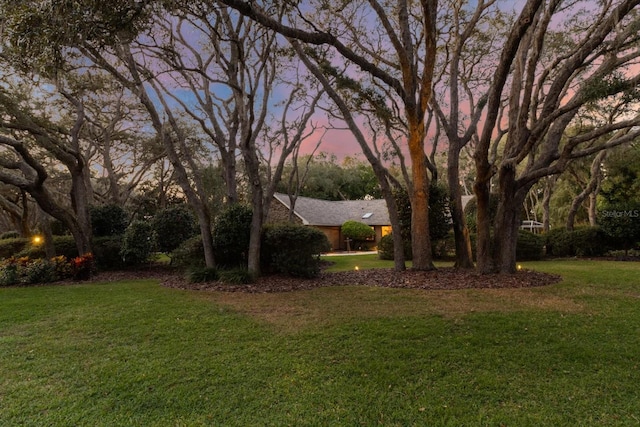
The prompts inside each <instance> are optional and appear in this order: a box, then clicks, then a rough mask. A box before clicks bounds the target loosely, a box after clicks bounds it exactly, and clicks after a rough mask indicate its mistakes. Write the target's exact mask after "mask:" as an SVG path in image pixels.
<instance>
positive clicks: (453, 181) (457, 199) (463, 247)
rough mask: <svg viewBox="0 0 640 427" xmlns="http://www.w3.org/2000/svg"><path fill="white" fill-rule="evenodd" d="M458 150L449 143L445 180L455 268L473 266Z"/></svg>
mask: <svg viewBox="0 0 640 427" xmlns="http://www.w3.org/2000/svg"><path fill="white" fill-rule="evenodd" d="M459 171H460V150H458V149H457V147H456V146H454V145H453V144H451V143H450V144H449V153H448V157H447V180H448V182H449V201H450V204H449V208H450V211H451V220H452V222H453V234H454V239H455V245H456V261H455V264H454V267H455V268H464V269H467V268H474V265H473V254H472V252H471V237H470V236H469V229H468V228H467V224H466V220H465V217H464V210H463V208H462V192H461V190H460V183H459V181H460V173H459Z"/></svg>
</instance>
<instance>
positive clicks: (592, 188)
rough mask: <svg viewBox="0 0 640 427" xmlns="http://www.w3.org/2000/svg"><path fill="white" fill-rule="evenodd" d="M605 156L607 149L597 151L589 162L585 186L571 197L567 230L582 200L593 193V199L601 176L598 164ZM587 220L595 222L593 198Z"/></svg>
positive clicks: (572, 224) (570, 227)
mask: <svg viewBox="0 0 640 427" xmlns="http://www.w3.org/2000/svg"><path fill="white" fill-rule="evenodd" d="M606 157H607V151H606V150H603V151H601V152H599V153H598V155H597V156H596V157H595V158H594V159H593V162H591V168H590V177H589V182H588V183H587V185H586V187H585V188H584V189H583V190H582V191H581V192H580V194H578V195H577V196H576V198H575V199H573V202H572V203H571V208H570V209H569V215H568V216H567V230H569V231H571V230H573V226H574V223H575V219H576V215H577V214H578V209H580V206H582V203H584V201H585V200H587V198H591V196H592V195H593V198H594V199H595V196H596V194H597V193H596V191H597V190H598V188H599V187H600V181H601V177H602V172H601V171H600V165H601V164H602V162H603V161H604V159H605V158H606ZM592 210H593V211H592ZM589 222H590V223H591V224H592V225H594V224H595V200H593V201H592V200H590V207H589Z"/></svg>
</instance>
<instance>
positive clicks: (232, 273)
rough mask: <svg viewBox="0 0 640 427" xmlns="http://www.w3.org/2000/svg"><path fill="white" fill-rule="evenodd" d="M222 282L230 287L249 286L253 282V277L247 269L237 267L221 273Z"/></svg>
mask: <svg viewBox="0 0 640 427" xmlns="http://www.w3.org/2000/svg"><path fill="white" fill-rule="evenodd" d="M220 280H221V281H222V282H224V283H227V284H229V285H248V284H249V283H252V282H253V277H252V276H251V273H249V270H247V269H246V268H243V267H236V268H232V269H230V270H222V271H220Z"/></svg>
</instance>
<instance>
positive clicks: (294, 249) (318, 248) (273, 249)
mask: <svg viewBox="0 0 640 427" xmlns="http://www.w3.org/2000/svg"><path fill="white" fill-rule="evenodd" d="M261 248H262V253H261V258H262V264H263V269H264V270H265V271H267V272H276V273H284V274H289V275H292V276H299V277H315V276H317V275H318V274H319V273H320V254H321V253H322V252H328V251H329V250H331V244H330V243H329V240H328V239H327V236H326V235H325V234H324V233H323V232H322V231H320V230H318V229H317V228H313V227H305V226H302V225H294V224H278V225H269V226H267V227H265V228H264V229H263V232H262V245H261Z"/></svg>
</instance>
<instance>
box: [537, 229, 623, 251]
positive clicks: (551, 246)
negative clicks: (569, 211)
mask: <svg viewBox="0 0 640 427" xmlns="http://www.w3.org/2000/svg"><path fill="white" fill-rule="evenodd" d="M544 238H545V243H546V245H547V255H552V256H555V257H570V256H600V255H603V254H604V253H605V252H606V251H607V249H608V247H609V244H610V243H609V242H610V237H609V236H608V235H607V232H606V230H605V229H603V228H601V227H577V228H575V229H574V230H573V231H569V230H567V229H565V228H554V229H552V230H550V231H549V232H548V233H547V234H546V235H544Z"/></svg>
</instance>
